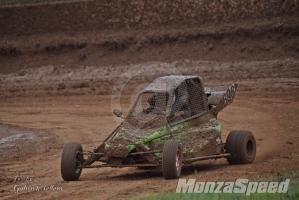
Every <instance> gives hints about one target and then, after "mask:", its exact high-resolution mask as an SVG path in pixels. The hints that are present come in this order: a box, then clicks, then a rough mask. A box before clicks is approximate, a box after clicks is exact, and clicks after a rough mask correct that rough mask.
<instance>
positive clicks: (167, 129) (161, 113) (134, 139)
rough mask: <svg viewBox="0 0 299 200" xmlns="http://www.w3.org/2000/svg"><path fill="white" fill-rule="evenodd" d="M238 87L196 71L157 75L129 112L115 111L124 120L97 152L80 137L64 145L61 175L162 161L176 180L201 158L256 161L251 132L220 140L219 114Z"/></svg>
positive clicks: (166, 173) (154, 164)
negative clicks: (217, 83) (219, 85)
mask: <svg viewBox="0 0 299 200" xmlns="http://www.w3.org/2000/svg"><path fill="white" fill-rule="evenodd" d="M236 89H237V84H232V85H231V86H230V87H229V88H228V89H227V90H224V91H221V90H220V91H219V90H213V89H212V88H209V87H204V85H203V80H202V79H201V78H200V77H197V76H164V77H160V78H157V79H155V80H154V81H153V82H152V83H151V84H150V85H149V86H147V87H146V88H145V89H144V90H143V91H141V92H140V93H139V95H138V96H137V99H136V101H135V103H134V104H133V105H132V108H131V109H130V111H129V113H128V115H127V116H126V117H123V113H122V111H121V110H116V109H115V110H114V111H113V113H114V114H115V115H116V116H117V117H121V118H123V119H124V120H123V121H122V123H121V124H120V125H119V126H118V127H117V128H116V129H115V130H114V131H113V132H112V133H111V134H110V135H109V136H108V137H107V138H106V139H105V140H104V141H103V142H102V143H101V144H100V145H99V146H97V147H95V148H94V150H93V151H84V150H83V148H82V146H81V144H79V143H76V142H68V143H67V144H66V145H65V147H64V149H63V152H62V157H61V175H62V178H63V179H64V180H65V181H75V180H78V179H79V177H80V175H81V172H82V169H84V168H101V167H138V168H150V167H158V166H161V167H162V171H163V176H164V177H165V179H175V178H178V177H179V176H180V174H181V170H182V167H183V166H184V165H188V164H190V163H192V162H195V161H199V160H206V159H217V158H226V159H227V161H228V162H229V163H230V164H249V163H252V162H253V160H254V158H255V155H256V141H255V138H254V135H253V134H252V133H251V132H250V131H248V130H233V131H231V132H230V133H229V135H228V137H227V139H226V142H225V143H224V142H222V140H221V125H220V123H219V121H218V120H217V114H218V113H219V112H220V111H221V110H223V109H224V108H225V107H226V106H227V105H229V104H231V103H232V102H233V100H234V97H235V93H236ZM84 155H85V156H84ZM94 163H98V164H94Z"/></svg>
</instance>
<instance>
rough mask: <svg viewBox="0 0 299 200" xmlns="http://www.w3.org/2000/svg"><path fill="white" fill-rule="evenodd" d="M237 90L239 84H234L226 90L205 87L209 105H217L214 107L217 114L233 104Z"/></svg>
mask: <svg viewBox="0 0 299 200" xmlns="http://www.w3.org/2000/svg"><path fill="white" fill-rule="evenodd" d="M236 90H237V84H236V83H234V84H232V85H231V86H230V87H229V88H228V89H227V90H226V91H225V90H215V89H212V88H209V87H205V93H206V95H207V97H208V105H209V106H216V107H215V108H214V110H215V112H216V114H217V113H219V112H220V111H221V110H223V109H224V108H225V107H226V106H228V105H229V104H231V103H232V102H233V100H234V98H235V94H236Z"/></svg>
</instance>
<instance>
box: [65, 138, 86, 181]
mask: <svg viewBox="0 0 299 200" xmlns="http://www.w3.org/2000/svg"><path fill="white" fill-rule="evenodd" d="M81 152H83V148H82V146H81V144H78V143H76V142H68V143H67V144H66V145H65V146H64V148H63V151H62V157H61V176H62V178H63V180H65V181H76V180H78V179H79V177H80V175H81V172H82V168H79V166H80V165H81V164H82V163H83V161H84V160H83V155H82V153H81Z"/></svg>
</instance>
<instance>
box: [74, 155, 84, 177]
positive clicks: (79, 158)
mask: <svg viewBox="0 0 299 200" xmlns="http://www.w3.org/2000/svg"><path fill="white" fill-rule="evenodd" d="M81 161H82V155H81V154H80V153H79V151H77V152H76V155H75V162H74V164H75V172H76V173H79V172H80V171H81V168H79V167H78V166H80V165H81Z"/></svg>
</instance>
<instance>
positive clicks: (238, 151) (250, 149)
mask: <svg viewBox="0 0 299 200" xmlns="http://www.w3.org/2000/svg"><path fill="white" fill-rule="evenodd" d="M225 148H226V153H230V154H231V156H230V157H228V158H227V161H228V162H229V163H230V164H249V163H252V162H253V160H254V158H255V155H256V142H255V139H254V136H253V134H252V133H251V132H250V131H246V130H234V131H231V132H230V133H229V135H228V137H227V139H226V145H225Z"/></svg>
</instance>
